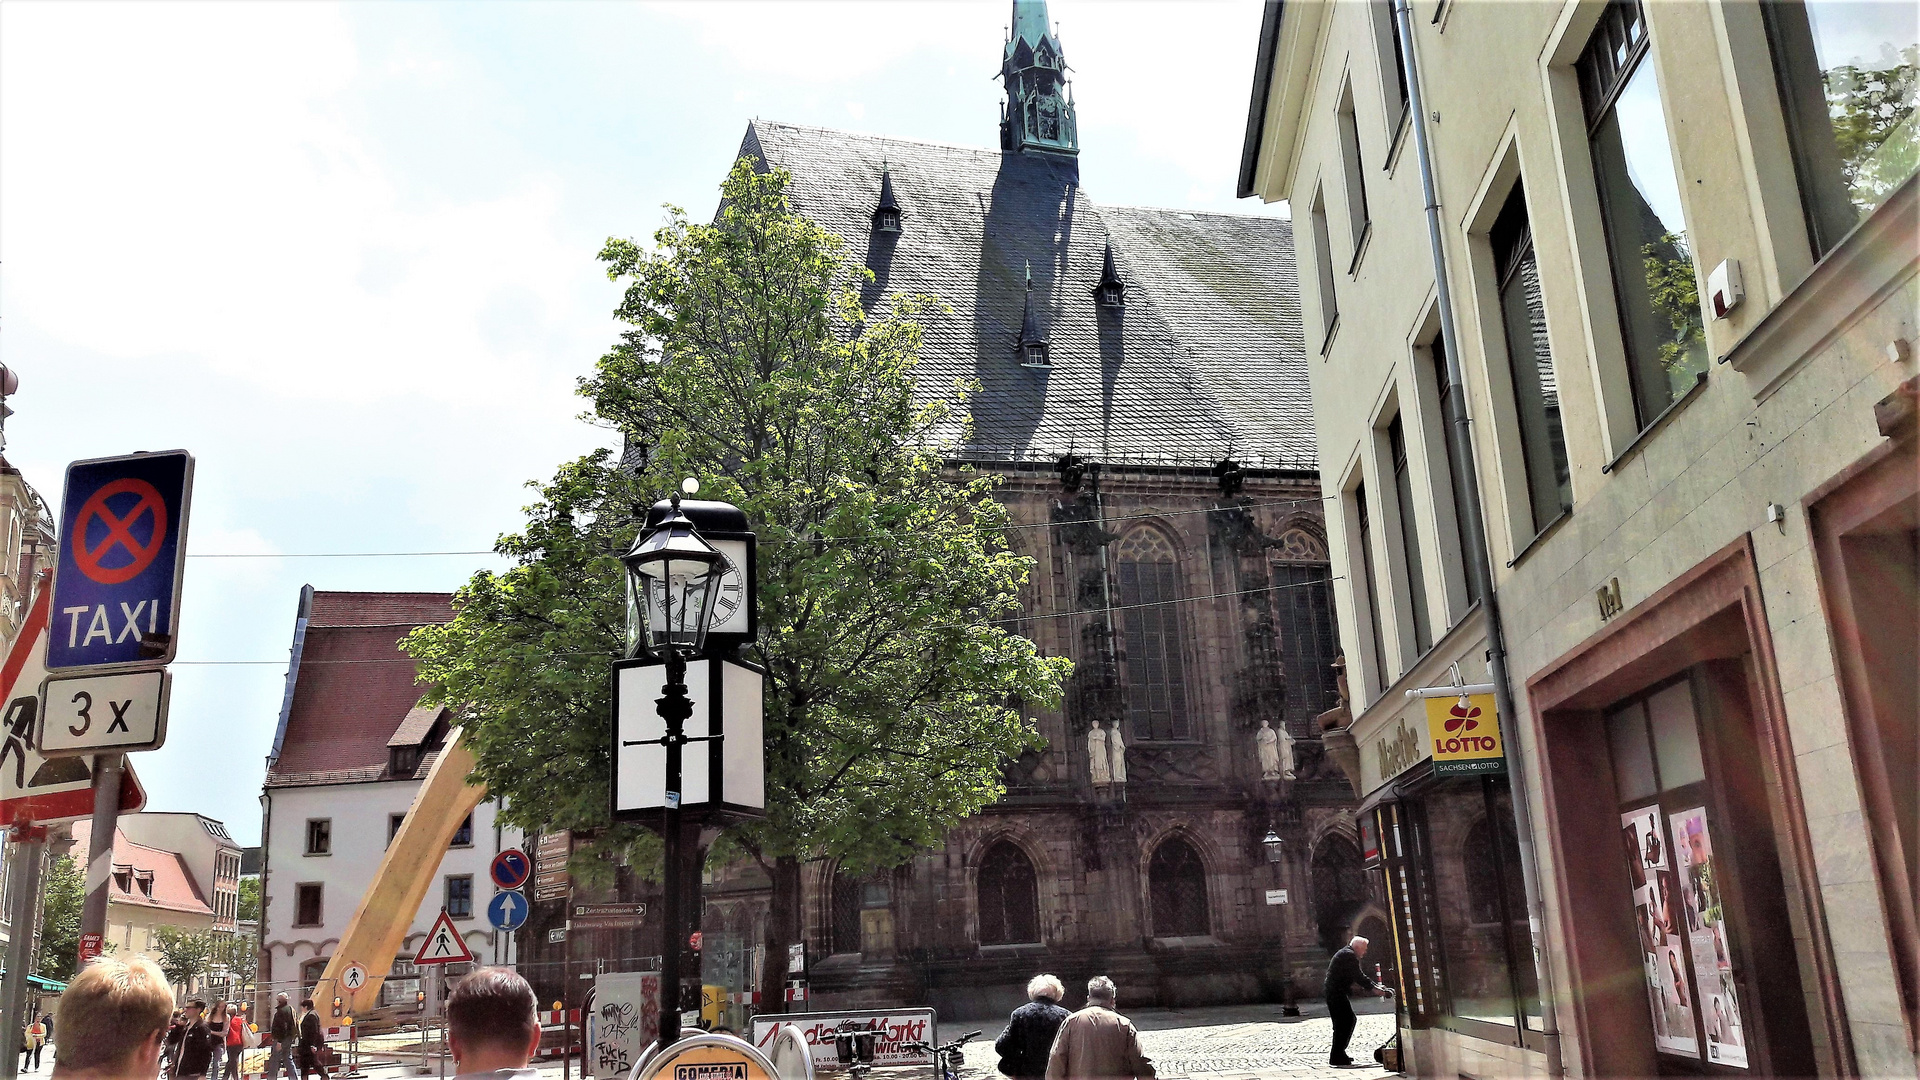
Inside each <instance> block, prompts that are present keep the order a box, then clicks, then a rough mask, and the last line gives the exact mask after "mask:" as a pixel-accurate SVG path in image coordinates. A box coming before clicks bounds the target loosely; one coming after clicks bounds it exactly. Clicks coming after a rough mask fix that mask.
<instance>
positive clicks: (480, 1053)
mask: <svg viewBox="0 0 1920 1080" xmlns="http://www.w3.org/2000/svg"><path fill="white" fill-rule="evenodd" d="M538 1007H539V1002H538V1000H537V999H536V998H535V997H534V996H533V987H532V986H529V985H528V984H527V980H526V979H524V978H521V976H520V974H519V973H518V972H516V971H513V970H511V969H509V968H502V967H483V968H481V969H479V970H478V971H475V972H474V973H472V974H471V975H468V976H467V977H466V978H464V979H461V980H460V981H459V982H458V983H456V984H454V987H453V989H452V990H451V991H449V992H448V994H447V1043H448V1045H449V1047H450V1048H451V1049H452V1051H453V1067H454V1070H455V1071H456V1072H457V1073H458V1074H459V1075H458V1076H456V1077H455V1080H482V1078H486V1080H537V1078H538V1077H539V1075H540V1072H539V1070H537V1069H530V1068H528V1067H527V1062H528V1060H530V1059H531V1058H532V1057H533V1055H534V1054H536V1053H538V1052H539V1050H540V1019H539V1017H537V1016H536V1015H534V1011H535V1009H537V1008H538Z"/></svg>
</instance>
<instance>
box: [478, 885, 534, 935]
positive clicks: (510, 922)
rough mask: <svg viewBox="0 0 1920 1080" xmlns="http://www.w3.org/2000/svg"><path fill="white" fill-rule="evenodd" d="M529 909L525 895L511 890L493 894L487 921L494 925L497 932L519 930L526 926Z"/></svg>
mask: <svg viewBox="0 0 1920 1080" xmlns="http://www.w3.org/2000/svg"><path fill="white" fill-rule="evenodd" d="M529 907H530V905H529V904H528V903H527V894H525V893H520V892H514V891H513V890H511V889H509V890H507V891H505V892H497V893H494V894H493V900H492V902H490V903H489V904H487V921H488V922H490V923H492V924H493V928H494V929H495V930H518V929H520V927H521V926H523V925H525V924H526V921H527V911H528V908H529Z"/></svg>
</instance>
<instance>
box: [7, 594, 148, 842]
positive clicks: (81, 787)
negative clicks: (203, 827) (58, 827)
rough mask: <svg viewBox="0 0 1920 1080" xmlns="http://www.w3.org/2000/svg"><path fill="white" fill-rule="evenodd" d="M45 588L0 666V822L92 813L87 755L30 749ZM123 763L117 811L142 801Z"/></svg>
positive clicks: (42, 664)
mask: <svg viewBox="0 0 1920 1080" xmlns="http://www.w3.org/2000/svg"><path fill="white" fill-rule="evenodd" d="M48 595H49V590H47V589H45V588H41V589H40V590H39V591H38V595H36V596H35V597H34V601H33V606H32V607H31V608H29V609H28V611H27V621H26V623H25V624H24V625H23V626H22V627H21V628H20V636H19V637H18V638H17V639H15V642H14V647H13V650H12V651H11V652H9V653H8V654H7V660H6V663H5V664H0V703H4V712H0V825H14V824H33V823H38V824H41V825H51V824H53V823H55V822H61V821H78V820H80V819H81V818H84V817H91V816H92V815H93V767H92V759H91V758H88V757H52V758H50V757H45V756H42V755H41V753H40V752H39V750H37V749H35V746H36V744H35V742H34V728H36V727H38V726H39V725H38V723H37V722H36V721H37V718H38V715H39V712H40V683H41V682H42V681H44V680H45V679H46V674H47V673H46V656H47V637H48V634H47V608H48ZM146 801H147V797H146V793H145V792H144V791H142V790H141V788H140V782H139V781H138V780H137V779H135V778H134V775H133V766H132V764H131V763H129V764H128V765H127V766H126V768H125V769H123V770H122V771H121V773H120V812H121V813H123V814H130V813H133V812H134V811H136V810H139V809H140V808H141V807H142V806H144V805H146Z"/></svg>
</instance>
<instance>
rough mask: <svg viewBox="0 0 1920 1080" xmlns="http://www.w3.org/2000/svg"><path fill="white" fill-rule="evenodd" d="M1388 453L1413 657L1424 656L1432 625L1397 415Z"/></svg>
mask: <svg viewBox="0 0 1920 1080" xmlns="http://www.w3.org/2000/svg"><path fill="white" fill-rule="evenodd" d="M1387 451H1388V454H1389V456H1391V457H1392V459H1393V497H1394V505H1395V507H1396V508H1397V509H1398V510H1399V511H1400V515H1399V516H1400V557H1401V560H1402V562H1403V564H1404V565H1405V566H1406V570H1407V607H1408V609H1409V611H1410V612H1411V614H1412V615H1413V653H1414V655H1415V656H1424V655H1425V654H1426V651H1427V650H1428V649H1430V648H1432V647H1433V621H1432V619H1430V618H1429V617H1428V615H1427V575H1426V572H1425V570H1424V568H1423V566H1422V565H1421V562H1420V532H1419V529H1418V528H1417V527H1416V523H1415V519H1414V516H1413V504H1414V494H1413V476H1412V474H1411V472H1410V471H1409V466H1408V464H1407V431H1406V426H1405V425H1404V424H1402V423H1401V417H1400V415H1398V414H1396V415H1395V416H1394V418H1393V420H1392V421H1391V422H1390V423H1388V424H1387ZM1409 666H1411V665H1409Z"/></svg>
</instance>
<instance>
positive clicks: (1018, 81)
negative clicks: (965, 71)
mask: <svg viewBox="0 0 1920 1080" xmlns="http://www.w3.org/2000/svg"><path fill="white" fill-rule="evenodd" d="M1000 81H1001V83H1002V84H1003V85H1004V86H1005V87H1006V90H1007V100H1006V103H1005V104H1004V105H1003V106H1002V107H1001V112H1000V148H1001V149H1003V150H1017V151H1021V152H1027V151H1039V152H1041V153H1051V154H1078V153H1079V152H1080V126H1079V123H1078V121H1077V117H1076V115H1075V111H1074V106H1073V96H1072V91H1071V90H1070V89H1069V88H1068V87H1067V59H1066V54H1065V53H1064V52H1063V51H1062V50H1061V48H1060V38H1059V37H1058V36H1057V35H1055V34H1054V32H1053V26H1052V24H1051V23H1050V22H1049V21H1048V19H1047V0H1013V24H1012V32H1011V33H1010V34H1009V36H1008V38H1007V43H1006V51H1005V53H1004V54H1003V55H1002V56H1001V59H1000Z"/></svg>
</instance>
